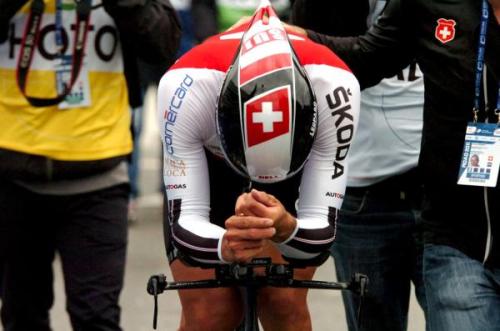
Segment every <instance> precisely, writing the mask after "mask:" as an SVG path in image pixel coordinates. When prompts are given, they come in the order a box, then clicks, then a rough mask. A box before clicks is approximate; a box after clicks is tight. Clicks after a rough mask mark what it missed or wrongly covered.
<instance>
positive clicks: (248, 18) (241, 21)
mask: <svg viewBox="0 0 500 331" xmlns="http://www.w3.org/2000/svg"><path fill="white" fill-rule="evenodd" d="M251 20H252V16H243V17H241V18H240V19H239V20H238V21H237V22H236V23H234V24H233V25H231V26H230V27H229V28H228V29H227V30H226V31H229V30H233V29H236V28H238V27H240V26H242V25H245V24H248V23H249V22H250V21H251Z"/></svg>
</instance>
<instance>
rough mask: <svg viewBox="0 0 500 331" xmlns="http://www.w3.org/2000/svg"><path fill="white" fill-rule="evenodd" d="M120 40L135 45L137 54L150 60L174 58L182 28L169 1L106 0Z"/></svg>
mask: <svg viewBox="0 0 500 331" xmlns="http://www.w3.org/2000/svg"><path fill="white" fill-rule="evenodd" d="M103 5H104V8H105V10H106V11H107V12H108V13H109V14H110V15H111V16H112V17H113V19H114V20H115V23H116V25H117V27H118V30H119V31H120V37H121V40H127V41H128V43H130V44H133V46H134V47H133V48H134V50H135V52H136V55H137V56H138V57H139V58H140V59H142V60H144V61H145V62H148V63H165V62H171V61H172V60H173V59H174V56H175V53H176V52H177V49H178V48H179V42H180V37H181V27H180V23H179V19H178V17H177V14H176V12H175V10H174V8H173V7H172V4H171V3H170V1H169V0H103Z"/></svg>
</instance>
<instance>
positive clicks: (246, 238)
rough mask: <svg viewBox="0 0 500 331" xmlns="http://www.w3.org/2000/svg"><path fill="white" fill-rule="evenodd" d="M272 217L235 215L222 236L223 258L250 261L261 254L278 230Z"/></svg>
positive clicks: (226, 223)
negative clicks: (267, 241)
mask: <svg viewBox="0 0 500 331" xmlns="http://www.w3.org/2000/svg"><path fill="white" fill-rule="evenodd" d="M272 225H273V221H272V220H271V219H267V218H262V217H256V216H243V215H234V216H231V217H229V218H228V219H227V220H226V222H225V226H226V233H225V234H224V236H223V238H222V246H221V253H222V258H223V259H224V260H225V261H227V262H249V261H251V260H252V258H253V257H255V256H257V255H258V254H260V253H261V252H262V251H263V250H264V247H265V243H266V240H268V239H271V238H272V237H273V236H274V234H275V233H276V230H275V229H274V227H273V226H272Z"/></svg>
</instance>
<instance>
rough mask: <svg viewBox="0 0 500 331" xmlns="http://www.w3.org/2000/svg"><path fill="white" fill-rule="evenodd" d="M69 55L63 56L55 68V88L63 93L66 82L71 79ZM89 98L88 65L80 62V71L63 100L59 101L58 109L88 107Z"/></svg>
mask: <svg viewBox="0 0 500 331" xmlns="http://www.w3.org/2000/svg"><path fill="white" fill-rule="evenodd" d="M71 66H72V62H71V56H65V57H64V58H63V61H62V63H61V64H60V65H58V67H57V69H56V78H57V90H58V91H59V93H63V91H64V89H65V86H66V84H68V83H69V82H70V81H71ZM90 104H91V100H90V84H89V73H88V66H87V65H86V63H82V67H81V68H80V73H79V75H78V78H77V79H76V81H75V83H74V84H73V87H72V88H71V91H70V92H69V93H68V94H67V95H66V97H65V98H64V101H62V102H61V103H59V105H58V106H59V109H70V108H82V107H89V106H90Z"/></svg>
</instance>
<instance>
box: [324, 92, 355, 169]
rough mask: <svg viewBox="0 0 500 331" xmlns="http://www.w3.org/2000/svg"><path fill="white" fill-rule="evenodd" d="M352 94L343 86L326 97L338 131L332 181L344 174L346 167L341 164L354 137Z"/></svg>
mask: <svg viewBox="0 0 500 331" xmlns="http://www.w3.org/2000/svg"><path fill="white" fill-rule="evenodd" d="M351 96H352V93H351V91H350V90H349V89H346V88H344V87H343V86H340V87H337V88H336V89H334V90H333V91H332V93H330V94H327V95H326V102H327V103H328V107H329V108H330V109H331V110H333V111H332V113H331V115H332V118H333V120H334V125H335V127H336V129H337V133H336V135H337V143H338V147H337V151H336V153H335V160H334V161H333V167H334V173H333V175H332V179H336V178H338V177H340V176H342V175H343V174H344V166H343V165H342V164H341V163H340V162H341V161H344V160H345V159H346V157H347V152H348V151H349V147H350V146H351V140H352V137H353V135H354V124H353V123H354V117H353V116H352V114H351V109H352V106H351V99H350V97H351Z"/></svg>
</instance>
